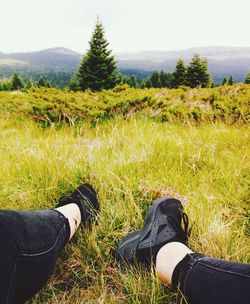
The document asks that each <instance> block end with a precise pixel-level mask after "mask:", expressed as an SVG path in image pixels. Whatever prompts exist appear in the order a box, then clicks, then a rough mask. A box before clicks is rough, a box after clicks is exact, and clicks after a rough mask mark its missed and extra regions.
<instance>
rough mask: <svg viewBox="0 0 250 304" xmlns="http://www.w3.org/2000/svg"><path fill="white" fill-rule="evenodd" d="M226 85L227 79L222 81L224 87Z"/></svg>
mask: <svg viewBox="0 0 250 304" xmlns="http://www.w3.org/2000/svg"><path fill="white" fill-rule="evenodd" d="M225 84H227V78H226V77H224V78H223V81H222V85H225Z"/></svg>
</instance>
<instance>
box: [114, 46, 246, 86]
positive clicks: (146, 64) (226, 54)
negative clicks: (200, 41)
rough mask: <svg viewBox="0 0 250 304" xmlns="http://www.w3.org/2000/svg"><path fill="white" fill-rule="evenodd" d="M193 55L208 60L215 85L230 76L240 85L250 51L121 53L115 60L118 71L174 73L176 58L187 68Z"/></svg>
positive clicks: (240, 49) (233, 48)
mask: <svg viewBox="0 0 250 304" xmlns="http://www.w3.org/2000/svg"><path fill="white" fill-rule="evenodd" d="M195 54H199V55H201V56H202V57H206V58H207V59H208V67H209V71H210V73H211V74H212V76H213V79H214V81H215V82H216V83H221V81H222V80H223V78H224V76H229V75H230V74H232V75H233V78H234V79H235V80H236V81H238V82H240V81H243V80H244V78H245V76H246V74H247V73H248V72H249V71H250V47H242V48H240V47H206V48H205V47H203V48H191V49H186V50H181V51H169V52H161V51H151V52H150V51H143V52H138V53H121V54H118V55H117V57H118V59H119V67H120V68H121V69H128V68H134V69H139V70H141V69H142V70H149V71H152V70H166V71H173V70H174V68H175V65H176V61H177V60H178V59H179V58H182V59H183V60H184V61H185V62H186V63H187V64H188V63H189V62H190V60H191V59H192V58H193V56H194V55H195Z"/></svg>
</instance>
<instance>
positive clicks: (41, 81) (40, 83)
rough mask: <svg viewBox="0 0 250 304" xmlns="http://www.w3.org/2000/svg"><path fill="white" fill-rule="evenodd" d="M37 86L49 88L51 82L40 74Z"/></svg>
mask: <svg viewBox="0 0 250 304" xmlns="http://www.w3.org/2000/svg"><path fill="white" fill-rule="evenodd" d="M37 86H38V87H39V88H50V87H51V84H50V82H49V81H48V80H47V79H46V78H45V77H44V76H43V75H41V76H40V78H39V80H38V83H37Z"/></svg>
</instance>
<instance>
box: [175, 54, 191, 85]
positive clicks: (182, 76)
mask: <svg viewBox="0 0 250 304" xmlns="http://www.w3.org/2000/svg"><path fill="white" fill-rule="evenodd" d="M186 76H187V67H186V65H185V62H184V61H183V60H182V59H179V60H178V61H177V64H176V68H175V71H174V73H173V83H172V86H173V87H174V88H178V87H179V86H181V85H185V84H186Z"/></svg>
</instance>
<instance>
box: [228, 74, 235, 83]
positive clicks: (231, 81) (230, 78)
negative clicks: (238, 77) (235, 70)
mask: <svg viewBox="0 0 250 304" xmlns="http://www.w3.org/2000/svg"><path fill="white" fill-rule="evenodd" d="M228 84H229V85H233V84H234V80H233V76H232V75H230V77H229V79H228Z"/></svg>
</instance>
